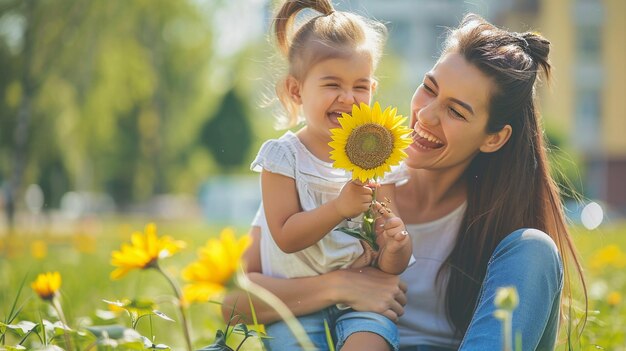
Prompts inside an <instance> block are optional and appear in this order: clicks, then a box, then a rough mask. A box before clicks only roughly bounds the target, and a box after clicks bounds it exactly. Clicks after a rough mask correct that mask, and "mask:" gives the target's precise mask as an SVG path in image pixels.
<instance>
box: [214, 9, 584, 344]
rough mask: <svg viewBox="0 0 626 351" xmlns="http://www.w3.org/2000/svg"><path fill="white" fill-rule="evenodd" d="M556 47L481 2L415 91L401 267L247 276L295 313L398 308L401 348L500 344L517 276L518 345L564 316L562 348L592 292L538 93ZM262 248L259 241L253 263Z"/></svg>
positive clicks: (400, 191) (537, 338)
mask: <svg viewBox="0 0 626 351" xmlns="http://www.w3.org/2000/svg"><path fill="white" fill-rule="evenodd" d="M549 51H550V42H549V41H548V40H546V39H545V38H544V37H543V36H541V35H540V34H538V33H534V32H525V33H514V32H510V31H507V30H503V29H500V28H498V27H496V26H494V25H492V24H491V23H489V22H487V21H485V20H484V19H482V18H481V17H479V16H477V15H473V14H469V15H467V16H466V17H465V18H464V19H463V21H462V22H461V24H460V25H459V27H458V28H456V29H453V30H451V31H450V32H449V34H448V37H447V40H446V42H445V45H444V49H443V52H442V54H441V56H440V57H439V59H438V61H437V63H436V64H435V66H434V67H433V68H432V69H431V70H430V71H429V72H427V73H426V74H425V75H424V78H423V82H422V83H421V84H420V85H419V86H418V87H417V90H416V91H415V94H414V96H413V99H412V102H411V120H410V127H412V128H413V130H414V137H413V144H412V145H411V146H410V147H409V148H408V149H407V151H406V152H407V154H408V158H407V160H406V161H405V163H404V166H405V167H406V169H407V170H408V172H409V180H408V182H407V183H405V184H404V185H402V186H398V187H397V188H396V195H397V196H396V203H397V206H398V209H399V215H400V216H401V217H402V219H403V220H404V222H405V223H407V230H408V231H409V233H410V236H411V238H412V239H413V240H414V245H413V250H414V252H413V255H414V256H415V258H416V260H417V262H416V264H415V265H413V266H411V267H409V268H408V269H407V270H405V271H404V272H403V273H402V275H401V276H400V278H398V277H397V276H395V275H390V274H387V273H384V272H381V271H380V270H377V269H375V268H364V269H360V270H356V269H342V270H337V271H332V272H329V273H326V274H322V275H318V276H314V277H307V278H297V279H276V278H273V277H268V276H266V275H262V274H257V273H250V274H249V277H250V279H251V280H253V281H255V282H256V283H258V284H260V285H262V286H264V287H266V288H267V289H269V290H270V291H272V292H273V293H274V294H276V295H277V296H278V297H279V298H281V299H282V300H283V301H285V303H286V304H287V305H288V306H289V307H290V308H291V310H292V311H293V313H294V314H296V315H304V314H307V313H310V311H314V310H319V309H320V308H323V307H325V306H329V305H332V304H336V303H346V304H349V305H350V306H352V308H354V309H355V310H359V311H375V312H378V313H382V314H384V315H386V316H388V317H389V318H392V319H394V320H399V322H398V328H399V335H400V345H401V350H402V351H405V350H406V351H424V350H429V351H432V350H437V351H448V350H501V349H502V347H503V337H502V333H501V330H502V326H501V324H500V321H499V320H498V319H497V317H496V316H495V315H494V312H495V310H496V306H495V301H496V291H497V290H498V288H500V287H504V286H513V287H514V288H515V289H516V290H517V293H518V295H519V305H518V306H517V309H516V310H515V311H514V313H513V317H512V329H513V333H514V334H516V333H519V335H520V337H521V347H516V349H521V350H553V349H554V348H555V346H556V344H557V335H559V319H560V318H559V317H560V316H565V317H566V320H565V321H566V323H563V325H564V326H565V327H566V328H567V329H566V330H563V334H562V335H564V336H566V338H567V339H566V340H565V342H567V345H566V347H567V348H568V349H572V348H575V347H576V346H575V345H572V343H571V342H572V340H571V337H572V331H580V330H577V329H580V326H584V321H585V318H584V316H583V317H582V319H580V320H578V324H576V323H577V321H576V319H577V318H578V317H577V316H576V314H575V312H574V307H573V306H572V305H573V303H574V301H573V297H572V295H573V292H574V291H576V289H577V288H580V289H581V291H582V292H583V293H585V291H586V290H585V282H584V278H583V275H582V270H581V266H580V264H579V259H578V257H577V253H576V250H575V247H574V244H573V243H572V240H571V237H570V235H569V233H568V229H567V225H566V221H565V218H564V213H563V205H562V202H561V199H560V196H559V189H558V186H557V184H556V182H555V181H554V179H553V178H552V176H551V173H550V167H549V164H548V161H547V147H546V144H545V140H544V133H543V130H542V128H541V119H540V116H539V113H538V110H537V104H536V98H535V96H536V87H537V82H538V81H539V76H540V75H541V73H543V75H544V77H546V78H549V73H550V68H551V66H550V63H549V60H548V54H549ZM252 234H253V237H258V228H255V227H253V229H252ZM417 243H419V244H417ZM258 251H259V249H258V240H256V241H254V242H253V244H252V246H251V248H250V249H249V251H248V253H247V260H248V262H249V263H250V267H254V266H255V264H256V265H257V266H258V262H259V259H258ZM576 283H578V284H579V286H576ZM236 296H237V295H236V294H233V295H231V296H229V297H228V298H227V299H226V300H225V302H226V303H228V302H229V301H233V299H234V298H236ZM585 296H586V293H585ZM584 301H586V298H585V299H584ZM562 308H564V309H562ZM583 311H586V310H583ZM256 312H257V317H258V318H259V320H260V321H262V322H267V321H272V320H275V319H276V314H275V313H274V312H273V311H272V310H271V308H264V307H263V306H262V305H261V306H259V308H257V309H256ZM504 347H510V345H504Z"/></svg>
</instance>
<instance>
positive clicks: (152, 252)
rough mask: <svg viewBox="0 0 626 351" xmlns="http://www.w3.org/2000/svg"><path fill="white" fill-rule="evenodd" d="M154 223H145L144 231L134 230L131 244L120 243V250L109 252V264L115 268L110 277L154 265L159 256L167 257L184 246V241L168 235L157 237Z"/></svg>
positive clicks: (120, 275)
mask: <svg viewBox="0 0 626 351" xmlns="http://www.w3.org/2000/svg"><path fill="white" fill-rule="evenodd" d="M156 231H157V228H156V225H155V224H154V223H149V224H147V225H146V229H145V233H141V232H135V233H133V235H132V236H131V244H130V245H129V244H122V248H121V250H120V251H113V252H112V253H111V264H112V265H114V266H116V267H117V268H116V269H115V270H114V271H113V272H111V279H119V278H121V277H123V276H124V275H126V273H128V272H129V271H131V270H133V269H135V268H137V269H146V268H152V267H155V266H156V264H157V262H158V260H159V258H165V257H169V256H171V255H173V254H175V253H176V252H178V251H180V249H182V248H184V247H185V242H184V241H180V240H173V239H172V238H171V237H169V236H163V237H160V238H159V237H158V236H157V234H156Z"/></svg>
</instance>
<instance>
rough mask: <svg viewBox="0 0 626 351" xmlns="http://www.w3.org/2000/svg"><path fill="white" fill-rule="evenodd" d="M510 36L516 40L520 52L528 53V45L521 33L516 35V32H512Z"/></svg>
mask: <svg viewBox="0 0 626 351" xmlns="http://www.w3.org/2000/svg"><path fill="white" fill-rule="evenodd" d="M511 35H512V36H513V37H514V38H515V39H517V41H518V42H519V44H520V46H521V47H522V50H524V52H526V53H529V50H530V45H529V44H528V40H526V38H524V34H523V33H518V32H513V33H511Z"/></svg>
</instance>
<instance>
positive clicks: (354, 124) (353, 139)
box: [328, 103, 412, 183]
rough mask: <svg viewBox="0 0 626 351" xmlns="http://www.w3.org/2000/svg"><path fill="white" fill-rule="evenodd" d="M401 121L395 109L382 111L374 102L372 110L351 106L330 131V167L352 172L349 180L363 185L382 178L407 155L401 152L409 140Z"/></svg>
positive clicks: (365, 107)
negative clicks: (336, 126) (338, 126)
mask: <svg viewBox="0 0 626 351" xmlns="http://www.w3.org/2000/svg"><path fill="white" fill-rule="evenodd" d="M405 121H406V118H404V117H402V116H400V115H396V109H395V108H393V109H392V108H391V107H387V108H386V109H385V110H384V111H382V110H381V108H380V105H379V104H378V103H375V104H374V107H372V108H370V107H369V106H368V105H366V104H364V103H361V106H360V108H359V106H357V105H353V106H352V115H349V114H347V113H344V114H343V116H342V117H341V118H339V123H340V124H341V128H334V129H331V133H332V136H331V138H332V139H333V141H331V142H330V143H328V145H329V146H330V147H332V148H333V150H332V151H331V152H330V158H331V159H332V160H334V161H335V162H334V163H333V167H335V168H343V169H345V170H347V171H350V172H352V179H359V180H360V181H362V182H364V183H365V182H367V181H368V180H373V179H374V180H375V179H376V178H379V177H382V176H383V175H384V174H385V172H388V171H389V170H391V166H394V165H397V164H399V163H400V161H402V160H403V159H404V158H405V157H406V156H407V155H406V153H405V152H404V151H403V150H404V149H405V148H406V147H407V146H409V145H411V142H412V140H411V138H410V137H409V136H408V135H409V133H410V132H411V130H410V129H409V128H408V127H406V126H404V125H403V123H404V122H405Z"/></svg>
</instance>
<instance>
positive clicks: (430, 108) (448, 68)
mask: <svg viewBox="0 0 626 351" xmlns="http://www.w3.org/2000/svg"><path fill="white" fill-rule="evenodd" d="M493 89H494V85H493V83H492V81H491V79H490V78H488V77H487V76H485V75H484V74H483V73H482V72H481V71H480V70H478V68H476V67H474V66H473V65H471V64H470V63H468V62H467V61H466V60H465V58H463V56H461V55H460V54H457V53H448V54H445V55H444V56H443V57H441V58H440V59H439V61H438V62H437V64H436V65H435V66H434V67H433V69H432V70H431V71H430V72H428V73H426V74H425V76H424V80H423V82H422V84H421V85H420V86H419V87H418V88H417V90H416V91H415V94H414V95H413V100H412V102H411V122H410V123H411V125H410V126H411V127H412V128H413V129H414V132H415V133H414V136H413V144H411V146H409V148H407V149H406V150H405V151H406V153H407V154H408V158H407V160H406V163H407V165H408V166H409V167H411V168H424V169H433V170H437V169H439V170H443V169H449V168H457V169H461V170H464V169H465V168H466V167H467V166H468V165H469V163H470V161H471V160H472V158H473V157H474V156H475V155H476V154H478V152H479V151H483V152H490V151H494V150H490V149H489V145H490V144H489V143H490V142H491V141H493V140H492V139H493V137H492V136H491V135H489V134H487V132H486V126H487V121H488V109H489V99H490V96H491V92H492V91H493Z"/></svg>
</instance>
